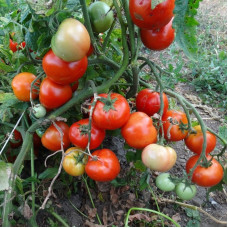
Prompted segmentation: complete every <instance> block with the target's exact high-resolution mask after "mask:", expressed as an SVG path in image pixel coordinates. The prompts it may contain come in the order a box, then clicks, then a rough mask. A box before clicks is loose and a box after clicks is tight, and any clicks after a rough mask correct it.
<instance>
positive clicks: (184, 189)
mask: <svg viewBox="0 0 228 228" xmlns="http://www.w3.org/2000/svg"><path fill="white" fill-rule="evenodd" d="M175 192H176V194H177V196H178V197H179V198H180V199H182V200H190V199H192V198H194V196H195V195H196V192H197V190H196V186H195V185H193V184H191V185H186V184H185V183H183V182H180V183H178V184H177V186H176V189H175Z"/></svg>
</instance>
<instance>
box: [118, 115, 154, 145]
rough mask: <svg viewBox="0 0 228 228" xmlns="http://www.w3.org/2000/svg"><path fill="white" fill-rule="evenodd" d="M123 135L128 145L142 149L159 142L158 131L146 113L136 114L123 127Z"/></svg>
mask: <svg viewBox="0 0 228 228" xmlns="http://www.w3.org/2000/svg"><path fill="white" fill-rule="evenodd" d="M121 134H122V136H123V138H124V139H125V140H126V142H127V144H128V145H129V146H131V147H133V148H136V149H142V148H144V147H146V146H147V145H149V144H152V143H155V142H156V141H157V130H156V128H155V127H154V125H153V121H152V119H151V118H150V117H149V116H148V115H147V114H145V113H144V112H134V113H132V114H131V115H130V118H129V120H128V121H127V123H126V124H125V125H124V126H123V127H122V129H121Z"/></svg>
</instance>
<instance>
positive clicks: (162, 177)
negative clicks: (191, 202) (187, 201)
mask: <svg viewBox="0 0 228 228" xmlns="http://www.w3.org/2000/svg"><path fill="white" fill-rule="evenodd" d="M155 183H156V186H157V187H158V188H159V189H160V190H162V191H164V192H169V191H173V190H174V189H175V187H176V185H175V183H174V182H173V180H172V179H171V176H170V174H169V173H161V174H159V176H157V178H156V182H155Z"/></svg>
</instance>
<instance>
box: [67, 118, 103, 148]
mask: <svg viewBox="0 0 228 228" xmlns="http://www.w3.org/2000/svg"><path fill="white" fill-rule="evenodd" d="M88 134H89V119H82V120H79V121H78V122H75V123H74V124H72V125H71V127H70V131H69V137H70V141H71V143H73V144H74V145H75V146H78V147H80V148H82V149H85V148H86V147H87V144H88ZM104 138H105V130H104V129H100V128H98V127H97V126H96V125H94V124H93V123H92V124H91V141H90V146H89V148H90V149H91V150H92V149H95V148H97V147H98V146H100V145H101V143H102V142H103V140H104Z"/></svg>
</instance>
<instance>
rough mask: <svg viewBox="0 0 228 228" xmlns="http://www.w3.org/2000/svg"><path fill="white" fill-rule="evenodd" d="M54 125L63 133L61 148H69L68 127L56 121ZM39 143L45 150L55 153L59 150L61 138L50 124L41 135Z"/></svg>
mask: <svg viewBox="0 0 228 228" xmlns="http://www.w3.org/2000/svg"><path fill="white" fill-rule="evenodd" d="M56 124H57V125H58V126H59V127H60V129H61V130H62V132H63V147H64V149H67V148H68V147H69V146H70V139H69V130H70V128H69V126H68V125H67V124H66V123H64V122H62V121H57V122H56ZM41 142H42V144H43V146H44V147H45V148H47V149H48V150H51V151H57V150H60V149H61V137H60V133H59V131H58V130H57V129H56V127H55V126H54V125H53V124H52V125H51V126H50V127H49V128H48V129H47V130H46V131H45V132H44V134H43V136H42V138H41Z"/></svg>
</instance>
